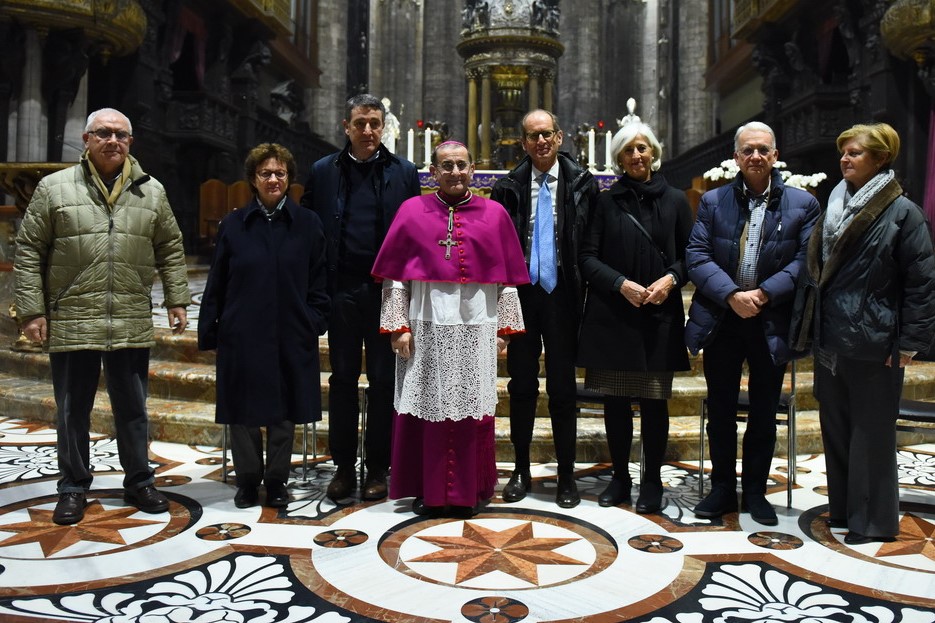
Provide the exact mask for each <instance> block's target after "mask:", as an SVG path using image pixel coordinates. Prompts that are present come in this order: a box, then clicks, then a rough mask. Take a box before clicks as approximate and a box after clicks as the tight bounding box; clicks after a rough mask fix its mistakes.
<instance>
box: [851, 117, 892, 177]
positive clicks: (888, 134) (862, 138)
mask: <svg viewBox="0 0 935 623" xmlns="http://www.w3.org/2000/svg"><path fill="white" fill-rule="evenodd" d="M852 139H853V140H856V141H857V142H858V143H860V145H861V147H863V148H864V149H866V150H867V151H869V152H870V154H871V155H872V156H873V157H874V159H875V160H882V162H883V166H884V167H889V166H890V165H891V164H892V163H893V161H894V160H896V156H898V155H899V134H898V133H897V132H896V130H895V129H894V128H893V126H891V125H890V124H888V123H883V122H880V123H858V124H857V125H853V126H851V127H850V128H848V129H847V130H844V131H843V132H841V134H840V135H838V140H837V146H838V152H840V153H842V154H843V153H844V144H845V143H847V142H848V141H850V140H852Z"/></svg>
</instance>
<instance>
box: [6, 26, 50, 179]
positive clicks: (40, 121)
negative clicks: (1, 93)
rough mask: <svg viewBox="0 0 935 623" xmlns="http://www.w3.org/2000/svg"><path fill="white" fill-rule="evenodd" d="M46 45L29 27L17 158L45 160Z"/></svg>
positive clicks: (18, 111) (46, 134)
mask: <svg viewBox="0 0 935 623" xmlns="http://www.w3.org/2000/svg"><path fill="white" fill-rule="evenodd" d="M41 84H42V46H41V45H40V43H39V33H37V32H36V31H35V30H32V29H27V30H26V64H25V66H24V67H23V85H22V88H21V89H20V95H19V107H18V108H17V115H16V153H15V154H14V158H13V161H14V162H44V161H45V157H46V145H47V141H48V127H47V124H48V119H47V117H46V115H44V114H43V112H42V95H41Z"/></svg>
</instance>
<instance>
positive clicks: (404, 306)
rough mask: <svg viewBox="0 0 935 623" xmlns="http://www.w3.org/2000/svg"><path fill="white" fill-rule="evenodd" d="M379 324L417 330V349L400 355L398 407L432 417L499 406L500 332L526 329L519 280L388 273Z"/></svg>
mask: <svg viewBox="0 0 935 623" xmlns="http://www.w3.org/2000/svg"><path fill="white" fill-rule="evenodd" d="M380 326H381V327H382V328H383V329H384V330H388V331H398V330H400V329H401V328H404V327H408V328H409V329H410V330H411V331H412V351H413V352H412V356H411V357H410V358H409V359H408V360H407V359H403V358H402V357H397V358H396V398H395V401H394V407H395V408H396V410H397V411H398V412H399V413H409V414H411V415H413V416H415V417H417V418H420V419H423V420H429V421H432V422H441V421H443V420H463V419H465V418H469V417H471V418H475V419H480V418H482V417H484V416H485V415H492V414H493V413H494V410H495V409H496V406H497V331H498V329H503V328H510V329H512V330H514V331H521V330H522V329H523V318H522V313H521V312H520V306H519V295H518V293H517V292H516V288H515V287H512V286H509V287H503V286H497V285H494V284H478V283H465V284H460V283H447V282H423V281H409V282H399V281H389V280H387V281H385V282H384V283H383V305H382V309H381V314H380Z"/></svg>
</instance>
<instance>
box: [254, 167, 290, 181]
mask: <svg viewBox="0 0 935 623" xmlns="http://www.w3.org/2000/svg"><path fill="white" fill-rule="evenodd" d="M256 176H257V177H258V178H260V179H261V180H263V181H264V182H265V181H266V180H268V179H269V178H271V177H275V178H276V179H277V180H284V179H286V178H287V177H289V172H288V171H267V170H266V169H264V170H262V171H257V172H256Z"/></svg>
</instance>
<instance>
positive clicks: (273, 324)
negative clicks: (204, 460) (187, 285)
mask: <svg viewBox="0 0 935 623" xmlns="http://www.w3.org/2000/svg"><path fill="white" fill-rule="evenodd" d="M244 174H245V176H246V179H247V182H249V184H250V186H251V188H252V189H253V191H254V194H255V196H254V198H253V199H252V200H251V201H250V203H248V204H247V205H246V206H244V207H242V208H240V209H239V210H235V211H234V212H232V213H230V214H228V215H227V216H225V217H224V219H223V220H222V221H221V224H220V226H219V227H218V236H217V246H216V248H215V252H214V260H213V262H212V264H211V271H210V272H209V273H208V283H207V285H206V286H205V291H204V295H203V297H202V302H201V310H200V312H199V318H198V347H199V348H200V349H202V350H209V349H217V408H216V412H215V418H216V420H217V422H218V423H220V424H229V425H230V428H231V453H232V454H233V459H234V470H235V473H236V477H237V493H236V494H235V496H234V504H235V505H236V506H237V507H238V508H247V507H250V506H254V505H255V504H256V503H257V501H258V499H259V498H258V493H257V487H258V486H259V485H260V482H261V481H263V482H264V483H265V485H266V506H271V507H283V506H286V505H287V504H288V503H289V492H288V490H287V489H286V482H287V481H288V478H289V469H290V465H291V462H292V445H293V441H294V439H295V425H296V424H302V423H307V422H315V421H318V420H320V419H321V390H320V384H319V374H320V372H319V365H318V336H319V335H321V334H323V333H324V332H325V329H326V328H327V317H328V306H329V300H328V295H327V292H326V289H325V282H326V273H325V239H324V234H323V232H322V225H321V221H320V220H319V218H318V216H317V215H316V214H315V213H314V212H312V211H311V210H306V209H304V208H301V207H299V205H298V204H296V203H295V202H294V201H292V199H290V198H289V196H288V190H289V182H290V180H292V179H294V178H295V160H294V159H293V157H292V154H291V153H290V152H289V150H288V149H286V148H285V147H282V146H281V145H277V144H275V143H263V144H261V145H258V146H257V147H255V148H253V149H252V150H251V151H250V153H249V154H248V155H247V159H246V162H245V163H244ZM262 426H265V427H266V465H265V467H264V464H263V443H262V435H261V431H260V427H262Z"/></svg>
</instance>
